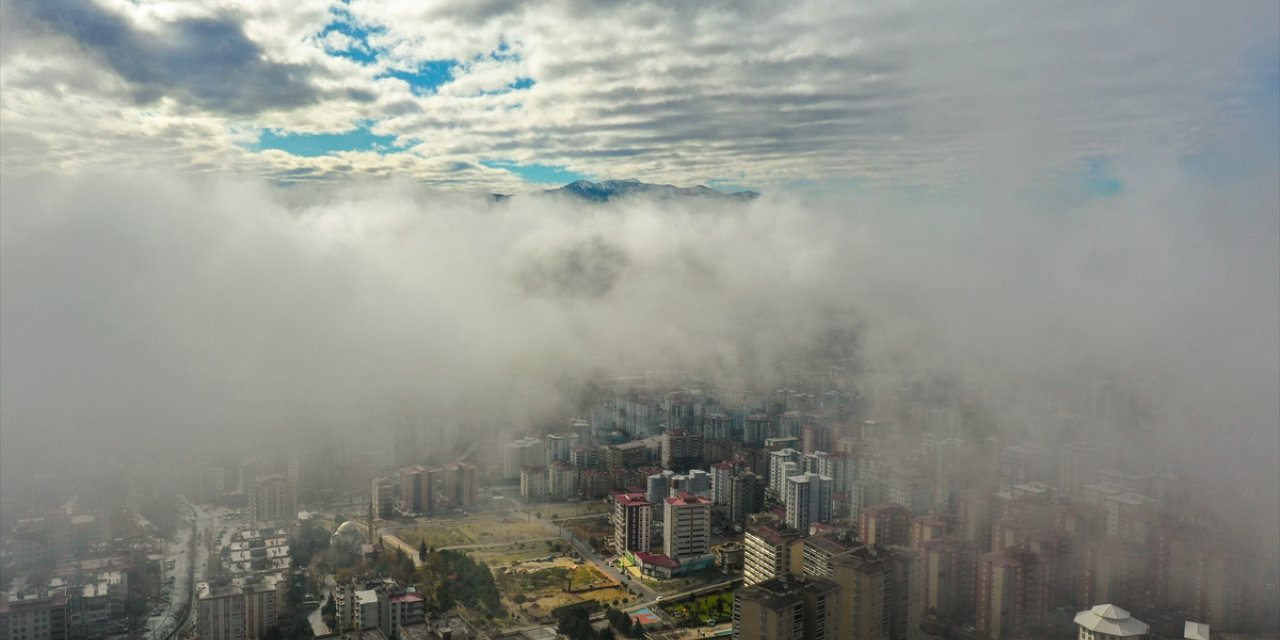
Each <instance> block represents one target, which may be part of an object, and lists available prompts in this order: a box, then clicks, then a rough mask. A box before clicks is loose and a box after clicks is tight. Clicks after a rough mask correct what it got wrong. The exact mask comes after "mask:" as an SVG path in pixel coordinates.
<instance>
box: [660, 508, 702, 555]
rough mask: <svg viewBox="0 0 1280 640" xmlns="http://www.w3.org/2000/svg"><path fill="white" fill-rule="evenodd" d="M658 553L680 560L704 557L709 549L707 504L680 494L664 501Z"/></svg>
mask: <svg viewBox="0 0 1280 640" xmlns="http://www.w3.org/2000/svg"><path fill="white" fill-rule="evenodd" d="M662 533H663V540H662V553H663V554H664V555H666V556H667V557H669V558H673V559H675V560H679V561H681V562H683V561H684V559H685V558H696V557H699V556H703V555H706V554H707V552H708V550H709V549H710V548H711V501H710V500H708V499H706V498H703V497H701V496H695V495H691V494H687V493H686V494H680V495H678V496H672V497H670V498H667V499H666V502H665V507H664V513H663V518H662Z"/></svg>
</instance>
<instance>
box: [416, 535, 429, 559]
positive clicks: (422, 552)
mask: <svg viewBox="0 0 1280 640" xmlns="http://www.w3.org/2000/svg"><path fill="white" fill-rule="evenodd" d="M418 559H419V560H426V559H427V540H426V538H423V539H422V541H421V542H419V543H418Z"/></svg>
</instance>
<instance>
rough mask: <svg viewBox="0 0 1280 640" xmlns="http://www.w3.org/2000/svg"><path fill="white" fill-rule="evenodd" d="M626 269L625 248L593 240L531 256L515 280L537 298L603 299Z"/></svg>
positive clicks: (603, 240)
mask: <svg viewBox="0 0 1280 640" xmlns="http://www.w3.org/2000/svg"><path fill="white" fill-rule="evenodd" d="M626 266H627V254H626V252H625V251H624V250H623V249H622V247H619V246H617V245H615V244H613V243H610V242H607V241H605V239H604V238H601V237H600V236H592V237H591V238H588V239H585V240H582V241H577V242H571V243H568V244H566V245H564V246H560V247H555V248H553V249H551V250H549V251H548V252H546V254H544V255H536V256H529V257H528V258H527V259H526V260H525V262H524V264H523V265H522V266H521V268H520V270H519V271H518V272H517V273H516V275H515V280H516V283H517V284H519V286H520V288H521V289H523V290H524V291H525V292H527V293H530V294H533V295H540V296H550V297H563V298H578V297H583V298H599V297H601V296H603V295H605V294H607V293H609V291H611V290H612V289H613V287H614V284H615V283H616V282H617V280H618V278H620V277H621V276H622V273H623V269H625V268H626Z"/></svg>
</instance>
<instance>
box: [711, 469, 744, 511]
mask: <svg viewBox="0 0 1280 640" xmlns="http://www.w3.org/2000/svg"><path fill="white" fill-rule="evenodd" d="M741 469H742V466H741V465H740V464H736V463H733V462H728V461H725V462H717V463H715V464H713V465H711V502H712V503H714V504H717V505H727V504H729V500H730V498H731V497H732V495H733V477H734V476H736V475H737V474H738V472H739V471H740V470H741Z"/></svg>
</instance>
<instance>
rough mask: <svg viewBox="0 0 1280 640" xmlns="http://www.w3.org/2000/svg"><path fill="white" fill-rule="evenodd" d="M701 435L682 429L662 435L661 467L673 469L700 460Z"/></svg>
mask: <svg viewBox="0 0 1280 640" xmlns="http://www.w3.org/2000/svg"><path fill="white" fill-rule="evenodd" d="M703 437H704V436H703V434H701V433H692V432H689V431H685V430H683V429H677V430H675V431H667V432H665V433H663V434H662V466H664V467H674V466H677V465H681V464H689V462H690V461H692V460H697V459H701V458H702V442H703Z"/></svg>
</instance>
